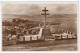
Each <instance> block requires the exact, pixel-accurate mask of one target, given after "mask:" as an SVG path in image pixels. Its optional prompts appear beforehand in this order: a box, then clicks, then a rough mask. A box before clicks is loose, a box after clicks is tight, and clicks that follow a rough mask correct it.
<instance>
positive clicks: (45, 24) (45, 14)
mask: <svg viewBox="0 0 80 53" xmlns="http://www.w3.org/2000/svg"><path fill="white" fill-rule="evenodd" d="M42 11H44V14H41V15H44V16H45V20H44V27H46V15H49V14H48V13H46V12H47V11H48V10H46V7H45V8H44V10H42Z"/></svg>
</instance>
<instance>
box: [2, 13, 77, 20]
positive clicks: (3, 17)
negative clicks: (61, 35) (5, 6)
mask: <svg viewBox="0 0 80 53" xmlns="http://www.w3.org/2000/svg"><path fill="white" fill-rule="evenodd" d="M14 18H22V19H34V18H39V19H40V18H43V19H44V16H43V15H34V16H28V15H13V14H3V15H2V19H3V20H5V19H7V20H8V19H14ZM47 18H77V14H54V15H48V16H47Z"/></svg>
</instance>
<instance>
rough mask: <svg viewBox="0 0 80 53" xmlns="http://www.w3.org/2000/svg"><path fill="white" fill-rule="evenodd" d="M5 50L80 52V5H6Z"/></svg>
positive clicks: (4, 22) (19, 3)
mask: <svg viewBox="0 0 80 53" xmlns="http://www.w3.org/2000/svg"><path fill="white" fill-rule="evenodd" d="M1 4H2V7H1V8H2V14H1V15H2V51H78V42H77V41H78V40H77V39H78V38H77V37H78V36H77V17H78V16H77V15H78V13H77V12H78V2H2V3H1Z"/></svg>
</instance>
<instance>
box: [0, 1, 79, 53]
mask: <svg viewBox="0 0 80 53" xmlns="http://www.w3.org/2000/svg"><path fill="white" fill-rule="evenodd" d="M13 1H14V2H15V1H56V2H58V1H60V2H61V1H64V2H65V1H72V2H74V1H78V0H1V2H13ZM79 6H80V2H79ZM79 12H80V7H79ZM79 12H78V17H80V15H79ZM1 17H2V16H1V3H0V39H1V41H0V51H2V48H1V47H2V38H1V37H2V19H1ZM77 23H78V24H77V27H78V28H77V30H78V48H79V50H78V51H80V46H79V45H80V41H79V40H80V39H79V38H80V36H79V34H80V28H79V27H80V18H78V19H77ZM14 52H15V53H17V52H16V51H14ZM14 52H10V53H14ZM27 52H30V53H32V52H33V51H18V53H27ZM49 52H51V51H47V53H49ZM53 52H54V51H53ZM64 52H65V51H63V52H62V51H56V53H64ZM68 52H70V53H74V51H68ZM2 53H9V51H8V52H6V51H5V52H2ZM33 53H34V52H33ZM35 53H44V51H41V52H35ZM51 53H52V52H51ZM65 53H67V52H65ZM75 53H77V52H75Z"/></svg>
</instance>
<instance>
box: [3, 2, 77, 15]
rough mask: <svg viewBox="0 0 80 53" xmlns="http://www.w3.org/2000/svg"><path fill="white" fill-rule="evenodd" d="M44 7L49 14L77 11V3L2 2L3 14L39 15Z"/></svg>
mask: <svg viewBox="0 0 80 53" xmlns="http://www.w3.org/2000/svg"><path fill="white" fill-rule="evenodd" d="M44 7H46V8H47V9H48V10H49V13H50V14H51V15H53V14H75V13H77V3H76V4H74V3H66V4H65V3H43V4H42V3H39V4H38V3H37V4H35V3H34V4H28V3H24V4H23V3H20V4H17V3H16V4H12V3H4V4H2V13H3V14H18V15H39V14H40V13H43V12H42V9H44Z"/></svg>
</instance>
